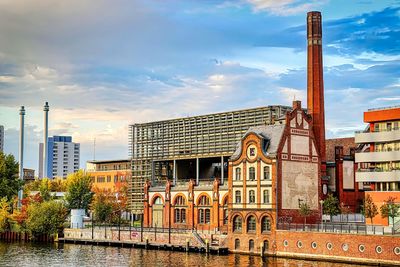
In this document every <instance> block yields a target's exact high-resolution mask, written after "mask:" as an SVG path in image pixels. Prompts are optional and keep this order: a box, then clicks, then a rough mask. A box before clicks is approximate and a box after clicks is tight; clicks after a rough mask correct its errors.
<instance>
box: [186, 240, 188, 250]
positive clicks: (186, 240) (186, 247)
mask: <svg viewBox="0 0 400 267" xmlns="http://www.w3.org/2000/svg"><path fill="white" fill-rule="evenodd" d="M186 252H189V239H186Z"/></svg>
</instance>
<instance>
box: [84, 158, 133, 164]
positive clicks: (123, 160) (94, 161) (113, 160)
mask: <svg viewBox="0 0 400 267" xmlns="http://www.w3.org/2000/svg"><path fill="white" fill-rule="evenodd" d="M86 162H87V163H93V164H105V163H115V162H131V160H130V159H109V160H88V161H86Z"/></svg>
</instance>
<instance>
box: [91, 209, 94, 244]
mask: <svg viewBox="0 0 400 267" xmlns="http://www.w3.org/2000/svg"><path fill="white" fill-rule="evenodd" d="M91 215H92V239H93V227H94V226H93V212H92V214H91Z"/></svg>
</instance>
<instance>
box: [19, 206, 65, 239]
mask: <svg viewBox="0 0 400 267" xmlns="http://www.w3.org/2000/svg"><path fill="white" fill-rule="evenodd" d="M27 214H28V218H27V219H26V227H27V230H28V231H29V232H30V233H31V234H32V235H33V236H37V235H40V234H48V235H51V234H56V233H57V232H58V231H59V230H60V229H62V228H63V224H64V222H65V219H66V218H67V209H66V208H65V206H64V204H63V203H62V202H60V201H57V200H50V201H47V202H42V203H34V204H32V205H30V206H29V207H28V209H27Z"/></svg>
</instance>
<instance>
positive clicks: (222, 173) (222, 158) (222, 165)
mask: <svg viewBox="0 0 400 267" xmlns="http://www.w3.org/2000/svg"><path fill="white" fill-rule="evenodd" d="M221 184H224V156H221Z"/></svg>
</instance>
